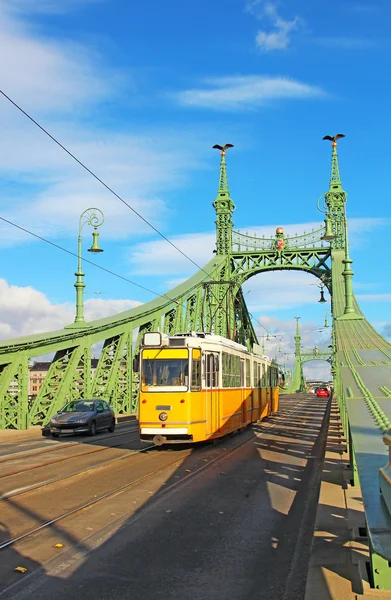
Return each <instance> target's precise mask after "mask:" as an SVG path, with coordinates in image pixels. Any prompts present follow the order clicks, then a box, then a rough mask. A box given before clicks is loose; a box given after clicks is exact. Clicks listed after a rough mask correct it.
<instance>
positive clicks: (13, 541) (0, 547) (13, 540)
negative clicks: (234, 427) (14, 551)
mask: <svg viewBox="0 0 391 600" xmlns="http://www.w3.org/2000/svg"><path fill="white" fill-rule="evenodd" d="M311 399H312V398H310V399H309V400H311ZM307 400H308V399H307ZM302 404H303V402H300V403H299V405H297V406H296V407H295V408H294V409H293V410H287V411H286V412H285V414H284V416H289V415H291V414H295V413H297V412H299V411H300V408H301V405H302ZM260 424H262V425H263V426H265V425H266V427H265V429H266V430H269V429H273V428H274V427H276V426H277V425H278V424H279V422H276V423H270V424H269V423H267V422H261V423H260ZM250 427H251V425H250ZM243 431H246V429H244V430H239V432H243ZM262 433H263V432H261V433H260V434H258V435H257V434H256V433H255V436H256V437H260V435H262ZM216 441H217V442H220V443H223V442H226V439H225V438H224V437H223V438H218V439H217V440H216ZM253 441H254V438H253V437H251V438H249V439H247V440H245V441H244V442H242V443H239V444H237V445H236V446H235V447H234V448H232V449H231V450H229V451H228V452H224V454H221V453H220V454H219V455H218V456H216V457H214V458H212V459H211V460H208V462H207V463H205V464H203V465H201V466H200V467H198V468H197V469H196V470H195V471H193V472H192V473H189V474H187V475H185V476H184V477H183V478H182V479H181V480H180V481H177V482H174V483H172V484H171V485H170V486H167V487H166V488H165V489H163V490H160V491H159V492H158V493H157V494H156V495H155V497H154V500H155V501H156V500H158V499H160V497H161V496H162V495H163V494H165V493H167V492H168V491H169V490H171V489H172V488H174V487H176V486H178V485H179V484H183V482H185V481H187V480H188V479H189V478H193V477H195V476H196V475H197V474H199V473H200V472H201V471H203V470H204V469H207V468H210V466H211V465H213V464H214V463H215V462H216V461H218V460H221V459H222V458H227V457H229V456H231V455H232V454H234V453H235V452H237V451H238V450H240V449H241V448H243V447H244V446H246V445H247V444H249V443H251V442H253ZM151 448H155V446H148V447H147V448H144V449H143V450H140V451H139V452H138V453H142V452H145V451H146V450H149V449H151ZM193 450H194V448H193V446H191V447H190V448H189V451H188V452H186V453H185V454H184V455H182V456H181V458H187V457H188V456H189V455H190V454H192V452H193ZM132 456H133V455H132ZM178 460H180V459H179V458H178V456H176V457H175V459H173V460H171V461H169V462H168V463H165V464H164V465H163V466H160V467H159V468H157V469H155V470H154V471H151V472H150V473H146V474H145V475H142V476H141V477H137V478H136V479H133V480H132V481H129V482H127V483H126V484H124V485H121V486H118V487H117V488H115V489H114V490H111V491H109V492H106V493H105V494H102V495H101V496H99V497H98V498H94V499H93V500H90V501H89V502H86V503H84V504H83V505H81V506H79V507H77V508H74V509H72V510H70V511H67V512H66V513H64V514H62V515H59V516H58V517H55V518H54V519H50V520H48V521H45V522H44V523H42V524H41V525H39V526H38V527H35V528H34V529H31V530H30V531H28V532H25V533H23V534H21V535H18V536H16V537H14V538H10V539H8V540H6V541H5V542H3V543H2V544H0V550H4V549H5V548H8V547H10V546H12V545H13V544H16V543H17V542H19V541H21V540H23V539H25V538H27V537H29V536H30V535H33V534H35V533H37V532H39V531H42V530H43V529H46V528H48V527H50V526H51V525H54V524H55V523H58V522H59V521H62V520H63V519H66V518H68V517H71V516H73V515H75V514H76V513H78V512H81V511H83V510H85V509H87V508H90V507H91V506H93V505H95V504H97V503H98V502H102V501H103V500H106V499H107V498H111V497H113V496H115V495H116V494H120V493H122V492H124V491H126V490H127V489H128V488H130V487H131V486H133V485H135V484H137V483H139V482H140V481H144V480H145V479H148V478H149V477H152V476H153V475H155V474H156V473H159V472H161V471H162V470H163V469H166V468H167V467H169V466H171V465H172V464H174V463H176V462H178Z"/></svg>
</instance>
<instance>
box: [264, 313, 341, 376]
mask: <svg viewBox="0 0 391 600" xmlns="http://www.w3.org/2000/svg"><path fill="white" fill-rule="evenodd" d="M257 319H258V321H259V322H260V323H261V324H262V325H263V327H266V330H265V329H264V328H263V327H260V326H259V325H258V324H257V323H256V322H254V327H255V331H256V334H257V336H258V340H259V342H260V344H261V345H262V343H264V346H265V353H266V354H267V355H268V356H270V357H272V358H276V357H277V360H278V362H279V364H280V365H281V366H283V365H284V362H285V363H286V367H287V369H292V366H293V362H294V352H295V341H294V336H295V333H296V320H294V319H289V320H287V319H280V318H278V317H274V316H268V315H265V314H264V313H262V314H260V315H259V316H258V317H257ZM299 327H300V335H301V345H302V347H303V348H302V350H303V351H305V352H309V351H312V349H313V348H314V346H318V348H319V350H324V351H326V352H327V351H328V350H329V349H328V345H329V344H330V336H329V335H328V333H327V330H324V331H323V332H319V327H318V326H317V325H316V323H314V322H313V321H302V320H300V321H299ZM267 331H269V340H268V341H267V340H266V332H267ZM263 335H265V339H264V341H263V340H262V336H263ZM274 335H275V336H276V337H273V336H274ZM304 376H305V378H306V379H324V380H328V379H330V364H329V363H327V362H326V361H323V360H322V361H320V360H313V361H311V362H308V363H306V364H305V365H304Z"/></svg>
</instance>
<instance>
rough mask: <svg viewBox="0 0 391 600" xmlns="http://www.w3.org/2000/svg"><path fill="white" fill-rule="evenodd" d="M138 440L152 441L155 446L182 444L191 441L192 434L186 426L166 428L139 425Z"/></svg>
mask: <svg viewBox="0 0 391 600" xmlns="http://www.w3.org/2000/svg"><path fill="white" fill-rule="evenodd" d="M140 440H141V441H142V442H153V443H154V444H155V446H162V445H163V444H183V443H186V442H192V441H193V435H192V434H189V430H188V428H187V427H171V428H167V429H162V428H160V427H159V428H157V427H156V428H155V427H141V428H140Z"/></svg>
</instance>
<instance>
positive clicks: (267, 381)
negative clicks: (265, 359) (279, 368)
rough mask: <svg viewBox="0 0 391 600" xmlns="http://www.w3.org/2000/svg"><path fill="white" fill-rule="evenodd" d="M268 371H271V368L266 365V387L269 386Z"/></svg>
mask: <svg viewBox="0 0 391 600" xmlns="http://www.w3.org/2000/svg"><path fill="white" fill-rule="evenodd" d="M270 372H271V368H270V367H267V369H266V387H269V386H270Z"/></svg>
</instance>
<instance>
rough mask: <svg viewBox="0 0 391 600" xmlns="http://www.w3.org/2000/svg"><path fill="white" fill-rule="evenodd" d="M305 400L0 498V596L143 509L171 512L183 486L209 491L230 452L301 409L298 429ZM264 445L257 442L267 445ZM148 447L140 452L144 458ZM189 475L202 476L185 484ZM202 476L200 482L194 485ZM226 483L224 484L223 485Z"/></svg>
mask: <svg viewBox="0 0 391 600" xmlns="http://www.w3.org/2000/svg"><path fill="white" fill-rule="evenodd" d="M297 400H299V401H297ZM312 403H313V397H310V398H308V397H301V398H298V399H296V400H295V403H294V404H293V403H291V402H290V399H288V406H287V407H286V408H287V409H286V410H284V411H283V413H282V414H280V415H276V417H277V418H275V417H273V418H272V419H270V420H269V419H268V420H266V421H262V422H261V423H257V424H256V425H257V427H256V428H255V429H254V428H252V430H251V428H247V429H245V430H242V431H241V433H240V435H238V436H237V435H233V436H227V437H224V438H221V439H218V440H216V441H215V443H214V444H207V445H200V446H198V445H197V446H190V447H189V446H188V447H187V448H186V449H183V450H182V449H180V448H179V447H175V450H174V448H172V447H171V448H167V449H161V448H159V449H157V450H156V451H155V452H149V453H148V454H147V455H144V457H143V459H141V457H140V460H138V459H137V457H136V459H135V456H134V454H133V455H131V456H129V458H131V457H132V459H133V461H134V462H133V463H132V462H131V461H129V462H126V461H125V462H124V463H122V465H121V463H117V465H121V466H120V467H119V466H117V468H116V469H110V467H109V468H108V469H107V468H104V467H103V469H104V470H99V469H98V470H95V472H94V473H93V474H84V475H83V474H82V475H81V479H76V480H74V481H73V482H72V483H71V484H69V480H68V483H62V482H57V484H54V485H52V486H51V487H48V488H46V489H45V488H43V489H36V490H30V493H25V494H23V495H21V496H20V499H19V498H9V499H5V500H3V501H2V502H0V506H1V508H0V511H1V514H2V519H1V520H2V522H3V525H4V524H5V525H6V527H5V529H4V527H3V531H2V532H3V537H2V539H1V538H0V556H1V560H0V581H1V582H2V583H1V584H0V596H1V597H3V594H5V596H6V597H8V591H9V590H11V588H12V589H14V586H17V587H16V588H15V589H16V590H17V589H20V588H19V585H22V586H23V589H24V587H25V585H27V580H29V581H30V582H32V584H33V587H34V582H35V581H36V579H35V577H34V574H36V575H37V576H38V577H41V575H40V573H41V574H44V573H45V572H48V570H49V572H50V569H51V568H52V567H53V568H54V569H55V572H56V573H59V572H60V571H61V569H62V568H65V566H66V565H69V564H70V563H72V562H73V561H79V560H83V558H82V557H83V556H84V557H86V556H87V555H88V554H89V553H90V552H91V551H93V550H94V549H96V548H97V547H99V546H101V545H102V544H103V543H105V542H106V541H107V540H109V539H110V538H112V536H113V535H114V534H115V533H116V532H119V531H120V530H122V529H123V528H124V527H133V525H135V524H136V523H137V522H139V520H140V519H143V518H144V519H145V518H147V519H148V517H147V515H149V514H150V511H151V510H152V511H154V510H156V509H157V510H162V511H163V513H164V512H167V513H170V512H172V511H171V510H169V509H171V508H172V502H173V498H178V499H180V498H181V494H182V493H183V492H182V490H183V491H184V490H186V487H187V484H189V485H190V486H191V485H196V486H197V488H196V489H198V486H200V485H201V486H202V485H207V486H209V484H210V483H211V482H212V481H216V484H217V482H218V479H216V477H217V478H219V477H220V475H227V474H229V472H230V471H229V469H230V466H231V465H232V464H234V463H235V460H234V461H232V459H231V457H233V455H234V454H235V453H236V452H237V453H239V454H238V456H242V457H243V456H246V455H247V450H246V447H247V448H248V447H249V445H250V444H251V443H254V441H255V442H256V444H258V443H259V440H260V439H261V438H262V437H264V436H266V440H272V439H273V438H270V435H273V434H272V430H273V429H274V428H275V427H277V428H278V427H279V426H280V425H281V423H282V421H283V422H284V423H286V426H287V431H289V430H290V429H291V427H293V425H294V421H292V422H290V421H291V417H294V416H295V415H297V414H298V413H300V412H302V413H303V416H302V417H301V419H300V421H301V420H303V423H302V426H304V427H305V423H306V422H307V418H306V409H307V407H308V404H312ZM303 411H304V412H303ZM287 420H288V423H287ZM260 426H261V428H260ZM276 435H277V438H276V439H277V440H278V443H281V442H280V439H281V438H280V436H281V433H280V432H276ZM288 435H289V434H288ZM257 439H258V442H257ZM266 440H264V444H265V443H267V444H268V443H269V441H266ZM150 448H151V447H150V446H148V448H144V449H142V450H143V451H144V453H145V451H147V450H149V449H150ZM153 448H155V447H154V446H153ZM242 449H243V453H244V454H243V455H242V453H241V452H240V451H241V450H242ZM141 452H142V451H141ZM141 452H140V451H138V453H137V452H136V454H139V455H140V454H141ZM308 453H309V449H308ZM306 454H307V452H306ZM311 458H312V456H311ZM242 459H243V458H241V459H240V460H242ZM244 460H247V459H244ZM220 471H222V472H220ZM223 471H227V473H226V472H223ZM197 477H201V478H202V479H200V480H199V482H197V483H195V484H193V483H192V481H194V482H195V480H196V478H197ZM204 478H205V484H203V483H202V482H203V481H204ZM227 481H228V478H227ZM227 481H226V480H225V479H224V483H227ZM216 484H215V485H216ZM187 493H188V492H187ZM246 495H247V494H246ZM166 502H167V504H165V503H166ZM174 502H177V503H178V502H180V500H174ZM174 511H175V509H174ZM152 514H155V513H154V512H152ZM219 514H223V513H219ZM145 523H147V522H145ZM0 533H1V531H0ZM16 561H17V562H16ZM53 561H54V562H53ZM19 565H20V567H21V568H22V567H23V568H25V567H26V568H27V573H26V575H25V576H23V582H24V583H22V581H21V580H20V573H19V574H18V573H15V572H14V569H15V567H16V566H19ZM50 565H52V567H51V566H50ZM59 566H60V571H58V568H59ZM43 568H44V570H42V569H43ZM27 590H28V588H26V590H25V591H26V592H27ZM12 597H14V596H12ZM18 597H19V596H18ZM23 597H24V596H23Z"/></svg>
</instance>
